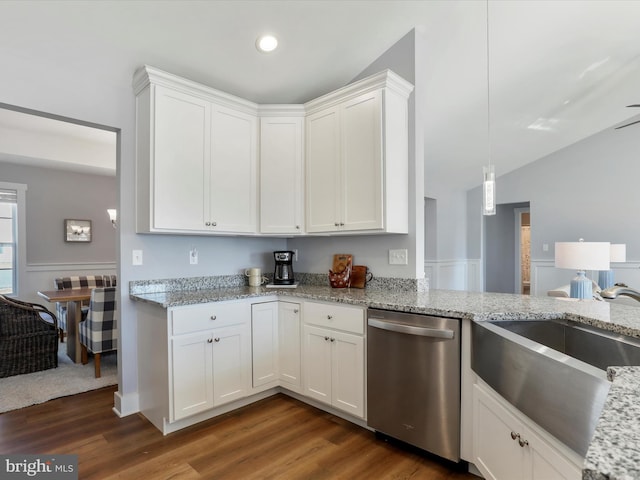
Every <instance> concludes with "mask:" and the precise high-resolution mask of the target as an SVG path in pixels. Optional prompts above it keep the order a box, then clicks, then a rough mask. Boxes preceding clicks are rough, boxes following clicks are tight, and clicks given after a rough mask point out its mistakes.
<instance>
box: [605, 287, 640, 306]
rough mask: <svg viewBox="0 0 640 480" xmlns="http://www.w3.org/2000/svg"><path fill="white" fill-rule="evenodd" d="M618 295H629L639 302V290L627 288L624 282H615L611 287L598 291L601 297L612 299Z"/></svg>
mask: <svg viewBox="0 0 640 480" xmlns="http://www.w3.org/2000/svg"><path fill="white" fill-rule="evenodd" d="M618 295H626V296H627V297H631V298H633V299H634V300H637V301H638V302H640V292H639V291H638V290H634V289H633V288H629V287H628V286H627V285H625V284H624V283H616V284H615V285H614V286H613V287H609V288H605V289H604V290H601V291H600V296H601V297H602V298H609V299H612V298H616V297H618Z"/></svg>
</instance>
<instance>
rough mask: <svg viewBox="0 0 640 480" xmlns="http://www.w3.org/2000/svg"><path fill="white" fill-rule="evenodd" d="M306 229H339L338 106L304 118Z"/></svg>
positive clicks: (319, 230)
mask: <svg viewBox="0 0 640 480" xmlns="http://www.w3.org/2000/svg"><path fill="white" fill-rule="evenodd" d="M306 138H307V150H306V152H307V158H306V173H305V174H306V179H307V183H306V200H307V201H306V212H307V213H306V218H305V227H306V230H307V232H333V231H336V230H337V229H338V228H339V222H340V219H339V216H340V211H339V208H338V206H339V205H340V204H341V202H342V199H341V195H342V186H341V185H342V184H341V178H340V176H341V172H340V124H339V112H338V109H337V108H328V109H326V110H322V111H320V112H316V113H314V114H312V115H309V116H308V117H307V121H306Z"/></svg>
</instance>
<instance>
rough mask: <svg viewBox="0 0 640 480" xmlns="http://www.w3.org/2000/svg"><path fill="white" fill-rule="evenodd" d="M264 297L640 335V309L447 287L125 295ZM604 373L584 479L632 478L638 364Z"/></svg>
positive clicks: (178, 300)
mask: <svg viewBox="0 0 640 480" xmlns="http://www.w3.org/2000/svg"><path fill="white" fill-rule="evenodd" d="M269 295H283V296H284V295H286V296H292V297H295V298H300V299H309V300H316V301H328V302H338V303H345V304H351V305H360V306H363V307H372V308H382V309H387V310H397V311H404V312H412V313H422V314H432V315H440V316H448V317H452V318H460V319H469V320H475V321H483V320H500V319H502V320H506V319H512V320H519V319H538V320H545V319H553V318H568V319H571V320H575V321H578V322H581V323H585V324H589V325H593V326H596V327H599V328H603V329H605V330H609V331H613V332H616V333H620V334H623V335H628V336H632V337H637V338H640V308H639V307H634V306H630V305H619V304H613V303H608V302H598V301H580V300H573V299H564V298H553V297H530V296H527V295H513V294H501V293H476V292H463V291H450V290H430V291H426V292H415V291H395V290H394V289H392V288H389V289H386V290H373V289H348V288H347V289H332V288H330V287H328V286H318V285H300V286H298V287H297V288H295V289H290V288H278V289H273V288H265V287H244V286H235V287H234V286H232V287H228V288H209V289H202V290H198V289H190V290H182V291H164V292H161V291H151V292H149V293H136V294H130V298H131V299H132V300H135V301H141V302H146V303H150V304H154V305H157V306H159V307H162V308H169V307H177V306H182V305H193V304H197V303H208V302H219V301H225V300H239V299H243V298H260V297H264V296H269ZM609 376H610V379H612V380H613V384H612V387H611V389H610V392H609V396H608V397H607V402H606V404H605V407H604V409H603V412H602V414H601V417H600V419H599V422H598V425H597V427H596V431H595V433H594V437H593V440H592V443H591V445H590V447H589V451H588V452H587V456H586V459H585V463H584V469H583V479H588V480H604V479H609V480H610V479H632V478H633V479H637V478H640V366H639V367H616V368H612V369H610V372H609Z"/></svg>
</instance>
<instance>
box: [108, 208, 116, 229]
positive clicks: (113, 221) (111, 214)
mask: <svg viewBox="0 0 640 480" xmlns="http://www.w3.org/2000/svg"><path fill="white" fill-rule="evenodd" d="M107 214H108V215H109V220H111V225H113V228H117V227H118V211H117V210H116V209H115V208H107Z"/></svg>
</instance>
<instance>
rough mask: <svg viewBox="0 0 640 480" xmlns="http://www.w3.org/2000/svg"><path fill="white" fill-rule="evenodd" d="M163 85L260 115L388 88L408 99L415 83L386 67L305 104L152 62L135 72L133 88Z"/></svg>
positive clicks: (300, 110) (307, 109) (296, 111)
mask: <svg viewBox="0 0 640 480" xmlns="http://www.w3.org/2000/svg"><path fill="white" fill-rule="evenodd" d="M151 84H153V85H162V86H165V87H169V88H172V89H174V90H178V91H181V92H182V93H186V94H189V95H197V96H199V97H201V98H204V99H206V100H210V101H215V102H216V103H222V104H223V105H226V106H228V107H231V108H236V109H240V110H242V111H244V112H246V113H250V114H253V115H258V116H261V117H262V116H265V117H268V116H275V115H283V114H284V115H290V116H305V115H308V114H310V113H313V112H315V111H317V110H319V109H322V108H326V107H328V106H331V105H334V104H337V103H339V102H344V101H345V100H349V99H350V98H351V97H355V96H357V95H361V94H363V93H367V92H369V91H373V90H377V89H379V88H387V89H389V90H391V91H393V92H396V93H397V94H399V95H400V96H401V97H402V98H405V99H406V98H408V97H409V95H410V94H411V92H412V91H413V85H412V84H411V83H409V82H408V81H406V80H405V79H404V78H402V77H401V76H400V75H398V74H396V73H394V72H393V71H391V70H388V69H387V70H383V71H381V72H379V73H376V74H373V75H370V76H368V77H365V78H363V79H361V80H358V81H356V82H353V83H350V84H349V85H347V86H345V87H342V88H339V89H338V90H334V91H332V92H330V93H327V94H326V95H323V96H321V97H318V98H315V99H313V100H310V101H308V102H306V103H304V104H265V105H259V104H257V103H254V102H251V101H249V100H245V99H244V98H241V97H237V96H235V95H231V94H229V93H226V92H222V91H220V90H216V89H215V88H212V87H208V86H206V85H203V84H201V83H198V82H194V81H192V80H187V79H186V78H182V77H179V76H177V75H174V74H172V73H168V72H165V71H162V70H160V69H158V68H155V67H152V66H150V65H143V66H142V67H140V68H139V69H138V70H136V72H135V73H134V75H133V90H134V93H135V94H136V95H138V94H139V93H140V92H141V91H142V90H144V89H145V88H146V87H147V86H149V85H151Z"/></svg>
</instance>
